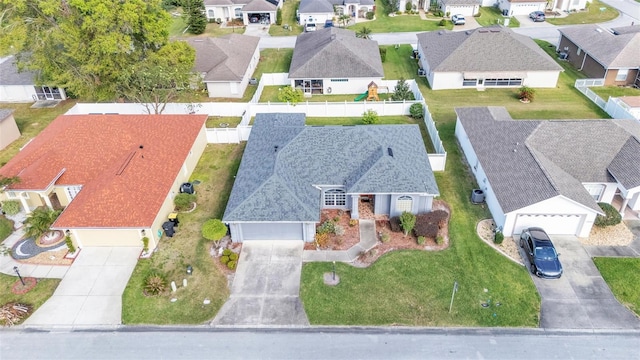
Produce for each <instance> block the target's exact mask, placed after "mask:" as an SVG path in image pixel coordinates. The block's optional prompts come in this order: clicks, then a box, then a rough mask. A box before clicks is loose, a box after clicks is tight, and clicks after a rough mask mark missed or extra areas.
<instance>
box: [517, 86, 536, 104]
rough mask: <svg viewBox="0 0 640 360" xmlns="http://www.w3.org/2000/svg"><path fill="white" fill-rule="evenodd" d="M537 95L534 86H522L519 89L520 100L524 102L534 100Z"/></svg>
mask: <svg viewBox="0 0 640 360" xmlns="http://www.w3.org/2000/svg"><path fill="white" fill-rule="evenodd" d="M535 95H536V91H535V89H533V88H530V87H528V86H524V85H523V86H521V87H520V89H518V98H519V99H520V100H522V101H523V102H530V101H533V98H534V97H535Z"/></svg>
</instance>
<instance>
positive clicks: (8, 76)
mask: <svg viewBox="0 0 640 360" xmlns="http://www.w3.org/2000/svg"><path fill="white" fill-rule="evenodd" d="M35 79H36V74H35V73H34V72H32V71H22V72H20V71H18V66H17V65H16V58H15V57H13V56H9V57H7V58H6V59H5V60H4V61H3V62H2V63H0V85H35V83H36V80H35Z"/></svg>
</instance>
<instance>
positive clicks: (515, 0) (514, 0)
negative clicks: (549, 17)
mask: <svg viewBox="0 0 640 360" xmlns="http://www.w3.org/2000/svg"><path fill="white" fill-rule="evenodd" d="M509 2H510V3H543V2H547V0H509Z"/></svg>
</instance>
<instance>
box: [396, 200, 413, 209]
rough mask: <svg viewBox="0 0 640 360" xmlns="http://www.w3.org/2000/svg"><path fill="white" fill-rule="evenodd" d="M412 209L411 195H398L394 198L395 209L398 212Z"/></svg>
mask: <svg viewBox="0 0 640 360" xmlns="http://www.w3.org/2000/svg"><path fill="white" fill-rule="evenodd" d="M412 209H413V198H411V196H400V197H399V198H398V200H396V210H398V211H400V212H405V211H407V212H411V210H412Z"/></svg>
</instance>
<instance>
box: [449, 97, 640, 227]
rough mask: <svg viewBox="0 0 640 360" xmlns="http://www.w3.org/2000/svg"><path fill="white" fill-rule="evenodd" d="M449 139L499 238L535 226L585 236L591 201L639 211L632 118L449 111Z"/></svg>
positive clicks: (637, 134) (639, 158) (594, 208)
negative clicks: (452, 115) (452, 125)
mask: <svg viewBox="0 0 640 360" xmlns="http://www.w3.org/2000/svg"><path fill="white" fill-rule="evenodd" d="M456 113H457V115H458V118H457V122H456V130H455V133H456V137H457V139H458V141H459V144H460V147H461V148H462V150H463V152H464V155H465V157H466V159H467V162H468V163H469V167H470V169H471V172H472V173H473V175H475V178H476V181H477V183H478V186H479V187H480V189H481V190H483V191H484V195H485V199H486V203H487V206H488V208H489V210H490V211H491V214H492V215H493V219H494V221H495V223H496V225H497V226H499V227H500V228H501V229H502V231H503V233H504V235H506V236H511V235H512V234H519V233H520V232H521V231H522V229H524V228H526V227H530V226H540V227H542V228H544V229H545V230H546V231H547V232H548V233H549V234H558V235H559V234H564V235H577V236H579V237H587V236H589V233H590V231H591V227H592V226H593V223H594V221H595V218H596V215H598V214H602V213H603V212H602V210H601V209H600V207H599V206H598V204H597V203H598V202H605V203H609V204H611V203H612V202H614V199H615V200H616V202H615V203H616V204H621V205H618V206H620V208H619V211H620V212H624V211H625V210H626V209H627V208H630V209H631V210H633V211H638V210H640V123H638V122H637V121H636V120H613V119H609V120H557V121H554V120H513V119H512V118H511V116H510V115H509V113H508V112H507V110H506V109H505V108H503V107H470V108H456Z"/></svg>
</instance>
